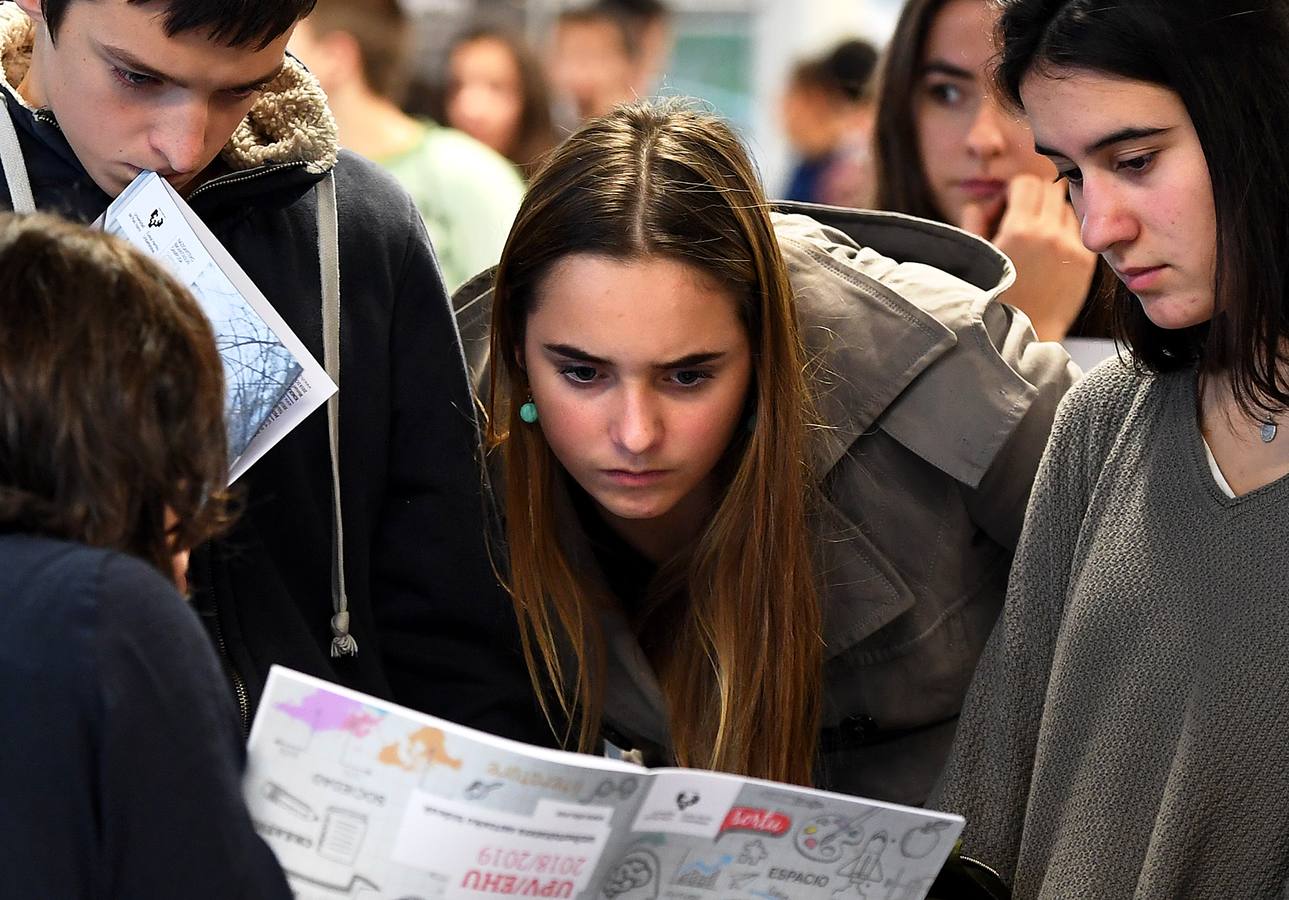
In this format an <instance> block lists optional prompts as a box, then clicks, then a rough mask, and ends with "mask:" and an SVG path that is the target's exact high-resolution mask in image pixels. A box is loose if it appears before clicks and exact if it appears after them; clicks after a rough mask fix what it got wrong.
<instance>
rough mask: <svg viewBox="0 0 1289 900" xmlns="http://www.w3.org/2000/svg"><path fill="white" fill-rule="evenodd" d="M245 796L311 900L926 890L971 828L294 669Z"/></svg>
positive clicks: (268, 716) (669, 898)
mask: <svg viewBox="0 0 1289 900" xmlns="http://www.w3.org/2000/svg"><path fill="white" fill-rule="evenodd" d="M245 795H246V799H247V803H248V805H249V807H250V809H251V814H252V818H253V819H254V821H255V824H256V827H257V829H258V830H259V832H260V833H261V835H263V836H264V838H265V839H266V841H267V842H268V843H269V846H270V847H272V848H273V850H274V852H275V853H276V854H277V855H278V858H279V860H280V861H281V863H282V865H283V867H284V868H285V869H286V871H287V873H288V877H289V879H290V881H291V884H292V886H293V888H294V889H295V891H296V894H297V897H298V898H300V900H311V898H316V900H334V898H340V897H363V898H370V900H376V898H389V900H416V898H421V900H431V898H439V897H444V898H481V897H497V896H503V897H504V896H514V897H564V898H579V900H580V898H585V900H659V898H662V900H707V898H710V900H729V898H769V900H776V898H778V897H792V898H798V897H800V898H820V900H822V898H830V897H833V896H855V897H874V898H882V897H885V896H886V894H887V893H891V892H895V893H894V894H893V896H898V897H900V898H901V900H904V898H907V900H919V898H920V897H923V896H925V893H926V888H927V887H929V885H930V884H931V882H932V881H933V880H934V877H935V874H936V873H937V872H938V871H939V868H940V866H942V865H943V863H944V860H945V858H946V857H947V856H948V851H949V849H950V848H951V847H952V845H953V841H954V840H955V839H956V837H957V835H958V833H959V832H960V831H961V828H962V824H963V823H962V819H961V818H959V817H956V816H951V815H946V814H941V813H936V812H932V811H928V810H922V809H911V808H907V807H900V806H896V805H893V804H886V803H879V802H877V801H868V800H863V799H860V798H855V797H843V796H840V795H835V794H828V793H824V792H821V791H813V790H808V789H803V788H796V787H790V786H787V785H778V784H773V783H770V782H763V781H755V780H750V779H745V778H739V777H736V776H731V775H724V774H719V773H712V772H699V771H692V770H683V769H658V770H652V771H650V770H647V769H643V768H641V767H638V766H635V765H633V764H630V763H625V762H620V761H616V760H609V759H602V758H598V757H592V756H586V755H580V754H572V753H564V752H560V751H552V750H546V749H543V748H537V747H530V746H528V745H525V744H519V743H516V742H513V741H508V740H505V739H503V738H498V737H493V736H491V735H487V734H483V733H481V732H477V731H472V730H470V729H467V728H463V727H461V726H458V725H455V724H452V723H448V722H443V721H439V720H436V719H433V718H432V717H429V716H425V715H422V714H419V713H416V712H413V711H411V710H406V709H403V708H401V707H398V706H395V705H393V704H389V703H385V702H383V701H380V700H377V699H375V698H371V697H367V696H364V695H362V694H358V693H356V692H353V691H348V690H346V689H344V688H340V687H337V686H335V685H330V684H327V683H325V682H322V681H319V680H317V679H313V678H310V677H308V676H304V675H301V674H299V673H295V672H291V671H289V670H286V669H282V668H274V670H273V672H272V674H271V675H270V677H269V682H268V685H267V686H266V688H265V696H264V701H263V702H262V704H261V706H260V710H259V713H258V715H257V716H256V719H255V724H254V727H253V728H252V731H251V739H250V744H249V765H248V770H247V776H246V783H245Z"/></svg>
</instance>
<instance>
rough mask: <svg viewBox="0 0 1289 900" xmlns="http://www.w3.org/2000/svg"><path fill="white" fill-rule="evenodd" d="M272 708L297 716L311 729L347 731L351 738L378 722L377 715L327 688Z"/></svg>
mask: <svg viewBox="0 0 1289 900" xmlns="http://www.w3.org/2000/svg"><path fill="white" fill-rule="evenodd" d="M274 708H275V709H277V710H279V711H280V712H284V713H286V714H287V715H288V716H290V717H291V718H293V719H299V720H300V721H301V722H303V723H305V724H306V725H308V726H309V727H310V728H311V729H313V730H314V731H347V732H349V733H350V734H352V735H353V736H354V737H365V736H366V735H367V734H368V733H369V732H370V731H371V730H372V729H373V728H375V727H376V726H377V725H378V724H380V716H378V715H374V714H373V713H371V712H370V711H369V710H368V709H367V708H366V707H365V706H363V705H362V704H361V703H359V702H358V701H357V700H350V699H349V698H348V697H340V696H337V695H336V694H332V693H330V692H329V691H322V690H318V691H314V692H313V693H312V694H309V695H308V696H307V697H305V698H304V699H303V700H301V701H300V702H299V703H278V704H276V705H275V707H274Z"/></svg>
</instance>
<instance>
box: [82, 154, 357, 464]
mask: <svg viewBox="0 0 1289 900" xmlns="http://www.w3.org/2000/svg"><path fill="white" fill-rule="evenodd" d="M97 224H98V225H99V227H101V228H103V229H104V230H105V231H107V232H109V233H110V234H114V235H117V236H118V237H121V238H124V239H125V240H127V241H129V242H130V243H131V244H133V245H134V246H136V247H138V248H139V249H141V250H143V251H144V252H146V253H148V254H149V255H151V256H153V257H155V258H156V259H157V260H159V261H160V262H161V263H162V264H163V265H164V266H165V267H166V268H167V269H168V270H169V271H170V273H171V274H172V275H174V276H175V277H176V278H177V279H178V280H179V281H180V282H181V283H182V284H183V285H184V286H186V287H187V288H188V290H189V291H190V292H191V293H192V295H193V296H194V297H196V298H197V302H198V303H199V304H200V305H201V308H202V310H203V311H204V312H205V313H206V316H207V318H209V319H210V322H211V324H212V325H213V326H214V329H215V342H216V344H217V346H218V347H219V355H220V357H221V358H222V359H223V361H224V382H225V383H224V389H225V395H226V401H225V403H226V405H225V422H226V424H227V427H228V460H229V468H230V471H229V477H228V480H229V482H230V483H231V482H233V481H236V480H237V479H238V478H239V477H241V475H242V474H243V473H244V472H245V471H246V470H247V469H249V468H250V467H251V465H252V464H253V463H254V462H255V461H256V460H258V459H259V458H260V457H261V456H263V455H264V454H265V453H267V452H268V450H269V449H270V448H271V447H272V446H273V445H274V444H276V443H277V442H278V441H280V440H282V438H283V437H285V436H286V435H287V434H288V433H290V431H291V430H292V429H293V428H295V427H296V425H298V424H300V422H302V421H303V420H304V418H305V417H306V416H308V415H309V413H311V412H313V411H314V410H315V409H317V408H318V407H319V406H321V405H322V404H323V403H325V402H326V400H327V398H328V397H330V396H331V395H332V394H334V393H335V392H336V385H335V384H334V383H333V382H332V380H331V379H330V378H328V377H327V373H326V372H325V371H324V370H323V368H322V366H320V365H319V364H318V361H317V360H316V359H314V357H313V355H312V354H311V353H309V351H308V349H306V348H305V346H304V344H303V343H302V342H301V341H300V339H299V338H298V337H296V335H295V333H294V332H292V331H291V329H290V327H289V326H288V325H287V324H286V322H285V321H284V320H283V319H282V317H281V316H280V315H278V312H277V310H276V309H274V308H273V305H272V304H271V303H269V301H268V300H267V299H266V298H265V296H264V294H263V293H261V292H260V290H259V288H257V287H256V286H255V284H254V282H252V281H251V279H250V278H248V277H247V275H246V273H245V272H244V271H242V267H241V266H239V265H238V264H237V262H236V261H235V260H234V259H233V257H232V256H230V255H229V253H228V251H227V250H225V249H224V246H223V245H222V244H221V243H220V242H219V241H218V240H217V239H216V238H215V236H214V235H213V234H211V232H210V229H209V228H207V227H206V225H205V223H204V222H202V221H201V219H200V218H198V216H197V214H196V213H194V212H193V211H192V208H191V207H189V206H188V204H187V203H185V202H184V199H183V198H182V197H180V196H179V194H178V193H176V192H175V189H174V188H172V187H171V186H170V184H169V183H168V182H167V181H166V180H165V179H164V178H161V177H160V176H158V175H157V174H156V173H155V172H145V173H143V174H142V175H140V176H139V177H138V178H136V179H134V181H133V182H131V183H130V186H129V187H127V188H126V189H125V191H124V192H122V194H121V196H119V197H117V198H116V200H114V201H113V202H112V205H111V206H109V207H108V208H107V212H105V213H104V214H103V217H102V218H101V219H100V220H99V222H98V223H97ZM319 303H321V298H319Z"/></svg>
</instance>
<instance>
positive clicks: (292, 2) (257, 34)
mask: <svg viewBox="0 0 1289 900" xmlns="http://www.w3.org/2000/svg"><path fill="white" fill-rule="evenodd" d="M77 2H80V3H91V2H94V0H41V9H42V11H43V12H44V16H45V23H46V24H47V25H48V26H49V34H50V36H51V37H52V38H54V39H55V40H57V38H58V28H59V26H60V25H62V22H63V16H65V15H66V14H67V8H68V7H69V6H71V5H72V4H73V3H77ZM126 2H128V3H133V4H136V5H143V4H147V3H156V2H158V0H126ZM164 2H165V5H166V11H165V13H164V14H163V16H164V22H165V29H166V34H168V35H170V36H171V37H173V36H174V35H176V34H182V33H184V32H188V31H206V32H209V34H210V37H211V39H212V40H214V41H216V42H217V43H220V44H225V45H227V46H229V47H253V48H254V49H256V50H263V49H264V48H265V47H267V46H268V45H269V44H271V43H273V42H274V41H275V40H277V39H278V38H279V37H281V36H282V35H284V34H286V32H287V31H288V30H289V29H290V28H291V26H292V25H294V24H295V23H296V22H298V21H300V20H301V19H303V18H304V17H305V16H307V15H308V14H309V13H310V11H312V9H313V4H314V2H315V0H164Z"/></svg>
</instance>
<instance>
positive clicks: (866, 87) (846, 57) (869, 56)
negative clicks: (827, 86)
mask: <svg viewBox="0 0 1289 900" xmlns="http://www.w3.org/2000/svg"><path fill="white" fill-rule="evenodd" d="M877 58H878V53H877V48H876V47H874V46H873V45H872V44H870V43H869V42H868V41H862V40H860V39H858V38H851V39H850V40H847V41H842V42H841V43H840V44H838V45H837V46H836V47H834V48H833V49H832V50H831V51H830V52H829V53H828V55H827V56H825V57H824V58H823V62H824V65H825V66H826V67H827V69H828V71H829V72H830V73H831V74H832V77H833V79H834V80H835V82H836V84H837V89H838V90H839V91H841V93H842V94H843V95H844V96H845V97H846V99H847V100H849V101H850V102H852V103H858V102H860V101H863V100H868V99H869V98H870V97H871V96H872V93H873V91H872V84H873V72H874V71H876V69H877Z"/></svg>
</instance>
